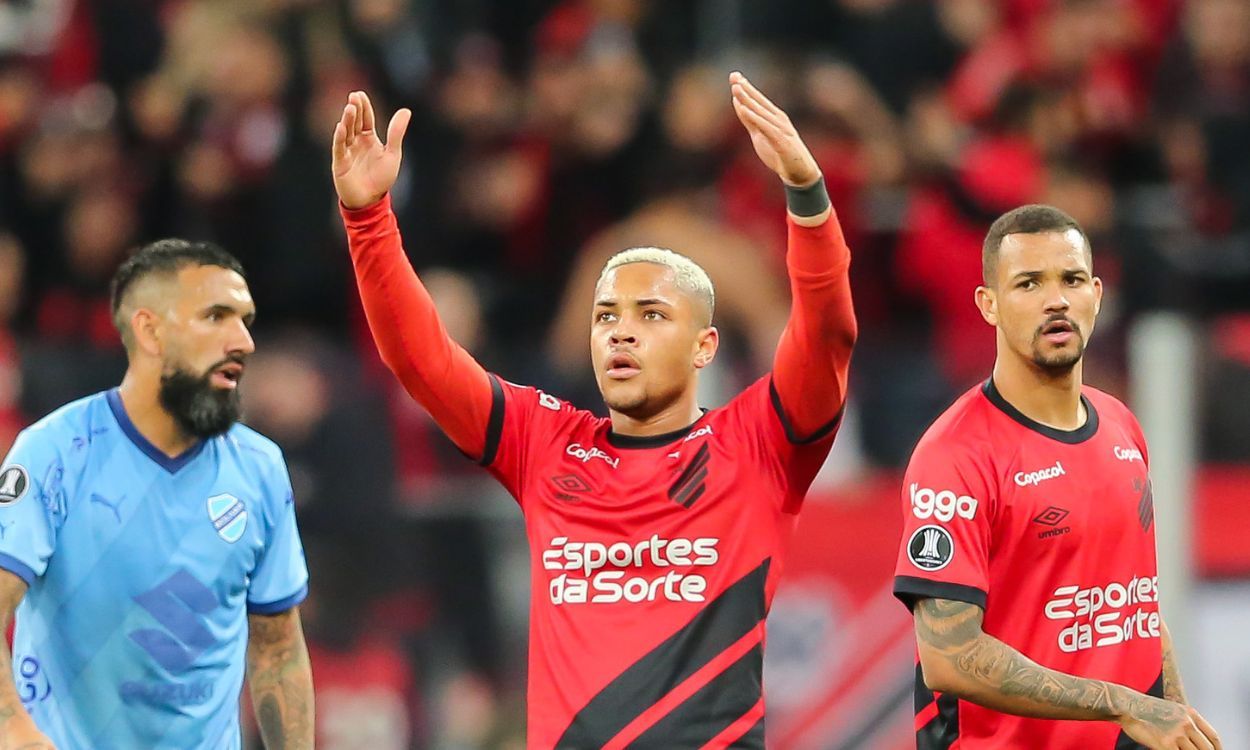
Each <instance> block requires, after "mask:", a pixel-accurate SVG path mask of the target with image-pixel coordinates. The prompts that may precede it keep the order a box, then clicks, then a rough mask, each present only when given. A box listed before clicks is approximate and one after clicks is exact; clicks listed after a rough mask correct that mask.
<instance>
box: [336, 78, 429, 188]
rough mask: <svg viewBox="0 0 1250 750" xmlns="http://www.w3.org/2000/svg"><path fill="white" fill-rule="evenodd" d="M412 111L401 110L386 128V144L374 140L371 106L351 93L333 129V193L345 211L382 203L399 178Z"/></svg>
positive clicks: (363, 95) (362, 95)
mask: <svg viewBox="0 0 1250 750" xmlns="http://www.w3.org/2000/svg"><path fill="white" fill-rule="evenodd" d="M411 120H412V111H411V110H408V109H401V110H399V111H398V112H396V113H395V115H394V116H393V117H391V123H390V125H388V126H387V128H386V143H382V140H381V139H380V138H378V134H377V131H376V130H375V129H374V128H375V120H374V116H373V104H372V103H371V102H370V101H369V95H368V94H366V93H365V92H363V91H353V92H352V93H351V94H349V95H348V97H347V106H345V107H343V117H342V118H341V119H340V120H339V122H338V124H337V125H335V126H334V148H333V154H334V158H333V164H332V166H333V172H334V189H335V190H337V191H338V194H339V200H341V201H342V202H343V205H344V206H347V207H348V208H364V207H365V206H368V205H372V204H373V203H376V202H378V201H379V200H381V199H382V196H384V195H386V192H387V191H388V190H390V189H391V185H394V184H395V178H396V177H398V176H399V162H400V159H401V157H402V155H403V154H402V148H403V143H404V133H405V131H407V130H408V123H409V121H411Z"/></svg>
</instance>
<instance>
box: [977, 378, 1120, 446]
mask: <svg viewBox="0 0 1250 750" xmlns="http://www.w3.org/2000/svg"><path fill="white" fill-rule="evenodd" d="M981 392H982V393H984V394H985V397H986V398H988V399H989V400H990V403H991V404H993V405H994V406H996V407H998V410H999V411H1001V412H1002V413H1004V414H1006V415H1007V416H1009V417H1011V418H1012V419H1014V420H1015V421H1017V422H1019V423H1020V424H1022V425H1024V426H1025V427H1028V428H1029V429H1030V430H1032V431H1034V432H1036V433H1038V434H1039V435H1045V436H1046V437H1048V438H1050V439H1051V440H1058V441H1059V442H1061V443H1067V444H1068V445H1076V444H1077V443H1083V442H1085V441H1086V440H1089V439H1090V438H1092V437H1093V436H1094V434H1095V433H1097V432H1098V410H1097V409H1095V408H1094V405H1093V404H1091V403H1090V401H1089V399H1087V398H1085V394H1084V393H1082V394H1081V403H1082V404H1085V413H1086V415H1087V416H1086V418H1085V424H1083V425H1081V426H1080V427H1078V428H1076V429H1075V430H1057V429H1055V428H1054V427H1050V426H1047V425H1044V424H1042V423H1041V422H1038V421H1036V420H1033V419H1029V418H1028V417H1026V416H1025V415H1024V413H1023V412H1021V411H1020V410H1019V409H1017V408H1016V407H1014V406H1012V405H1011V404H1009V403H1007V399H1005V398H1003V394H1001V393H999V392H998V386H996V385H994V378H992V377H991V378H990V379H989V380H986V381H985V384H984V385H982V386H981Z"/></svg>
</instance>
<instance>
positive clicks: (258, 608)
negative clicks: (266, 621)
mask: <svg viewBox="0 0 1250 750" xmlns="http://www.w3.org/2000/svg"><path fill="white" fill-rule="evenodd" d="M307 597H308V584H306V583H305V584H304V585H303V586H301V587H300V590H299V591H296V592H295V593H294V594H292V595H290V596H288V597H287V598H285V599H279V600H278V601H276V602H269V603H268V604H253V603H252V602H248V603H247V613H248V614H249V615H276V614H279V613H282V612H286V611H287V610H288V609H291V608H293V607H294V606H295V605H297V604H299V603H300V602H302V601H304V599H305V598H307Z"/></svg>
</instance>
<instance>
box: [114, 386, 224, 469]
mask: <svg viewBox="0 0 1250 750" xmlns="http://www.w3.org/2000/svg"><path fill="white" fill-rule="evenodd" d="M105 399H106V400H107V401H108V404H109V409H111V410H112V411H113V416H114V417H116V418H117V424H118V425H120V426H121V428H122V432H123V433H125V435H126V437H128V438H130V442H132V443H134V444H135V447H136V448H138V449H139V450H141V451H143V453H144V455H146V456H147V457H148V458H150V459H152V460H153V461H155V462H156V463H157V464H159V465H160V467H161V468H163V469H164V470H165V471H168V472H169V473H170V474H176V473H177V472H178V470H179V469H181V468H182V467H184V466H186V465H187V464H189V463H191V461H192V459H194V458H195V457H196V456H198V455H200V451H202V450H204V446H205V444H207V442H208V441H207V440H201V441H200V442H198V443H196V444H195V445H193V446H191V447H190V448H187V449H186V450H185V451H183V452H182V453H181V454H179V455H177V456H174V457H172V458H171V457H169V456H167V455H165V452H164V451H162V450H161V449H160V448H157V447H156V446H155V445H152V442H151V441H150V440H148V439H147V438H145V437H144V436H143V434H142V433H141V432H139V429H138V428H137V427H135V423H134V422H131V421H130V415H129V414H127V413H126V407H125V406H124V405H123V404H122V397H121V394H120V393H118V392H117V389H116V388H114V389H112V390H111V391H109V392H108V393H107V394H105Z"/></svg>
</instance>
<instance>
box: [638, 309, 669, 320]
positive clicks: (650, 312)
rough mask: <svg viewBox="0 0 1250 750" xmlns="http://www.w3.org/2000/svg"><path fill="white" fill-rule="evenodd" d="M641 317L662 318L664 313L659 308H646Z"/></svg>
mask: <svg viewBox="0 0 1250 750" xmlns="http://www.w3.org/2000/svg"><path fill="white" fill-rule="evenodd" d="M642 317H643V320H664V313H662V312H660V311H659V310H647V311H646V312H645V313H643V314H642Z"/></svg>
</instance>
